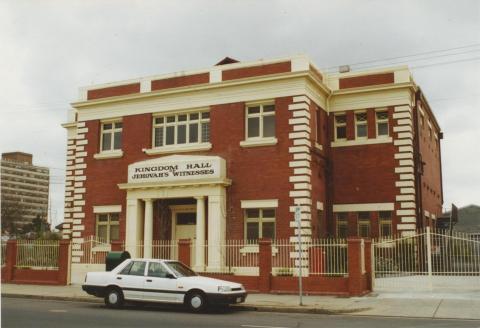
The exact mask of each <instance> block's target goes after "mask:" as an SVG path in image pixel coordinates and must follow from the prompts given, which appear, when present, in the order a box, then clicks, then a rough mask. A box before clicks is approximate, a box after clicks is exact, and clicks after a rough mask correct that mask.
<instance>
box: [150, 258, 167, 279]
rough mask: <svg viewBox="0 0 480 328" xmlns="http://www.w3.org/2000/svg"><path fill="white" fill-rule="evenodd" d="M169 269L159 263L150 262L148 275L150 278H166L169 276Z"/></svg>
mask: <svg viewBox="0 0 480 328" xmlns="http://www.w3.org/2000/svg"><path fill="white" fill-rule="evenodd" d="M167 273H168V271H167V269H165V267H164V266H163V265H162V264H161V263H157V262H150V264H149V265H148V275H149V276H150V277H158V278H165V277H166V276H167Z"/></svg>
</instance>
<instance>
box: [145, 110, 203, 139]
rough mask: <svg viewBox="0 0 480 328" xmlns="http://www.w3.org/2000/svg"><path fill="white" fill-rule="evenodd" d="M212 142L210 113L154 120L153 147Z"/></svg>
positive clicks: (159, 117) (160, 117)
mask: <svg viewBox="0 0 480 328" xmlns="http://www.w3.org/2000/svg"><path fill="white" fill-rule="evenodd" d="M209 141H210V112H193V113H185V114H172V115H167V116H157V117H154V118H153V147H154V148H158V147H163V146H171V145H186V144H197V143H205V142H209Z"/></svg>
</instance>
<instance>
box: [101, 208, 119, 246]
mask: <svg viewBox="0 0 480 328" xmlns="http://www.w3.org/2000/svg"><path fill="white" fill-rule="evenodd" d="M96 218H97V224H96V236H97V237H99V238H101V239H102V240H104V241H106V242H110V241H112V240H118V239H120V231H119V229H120V224H119V219H120V213H98V214H96Z"/></svg>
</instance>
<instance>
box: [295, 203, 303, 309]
mask: <svg viewBox="0 0 480 328" xmlns="http://www.w3.org/2000/svg"><path fill="white" fill-rule="evenodd" d="M301 210H302V209H301V207H300V206H299V205H296V206H295V222H297V229H298V232H297V235H298V293H299V297H300V300H299V305H300V306H302V305H303V302H302V218H301Z"/></svg>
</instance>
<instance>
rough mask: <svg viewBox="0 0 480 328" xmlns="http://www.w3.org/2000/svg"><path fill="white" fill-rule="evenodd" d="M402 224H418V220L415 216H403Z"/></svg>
mask: <svg viewBox="0 0 480 328" xmlns="http://www.w3.org/2000/svg"><path fill="white" fill-rule="evenodd" d="M401 221H402V223H416V222H417V219H416V218H415V217H414V216H402V217H401Z"/></svg>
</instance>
